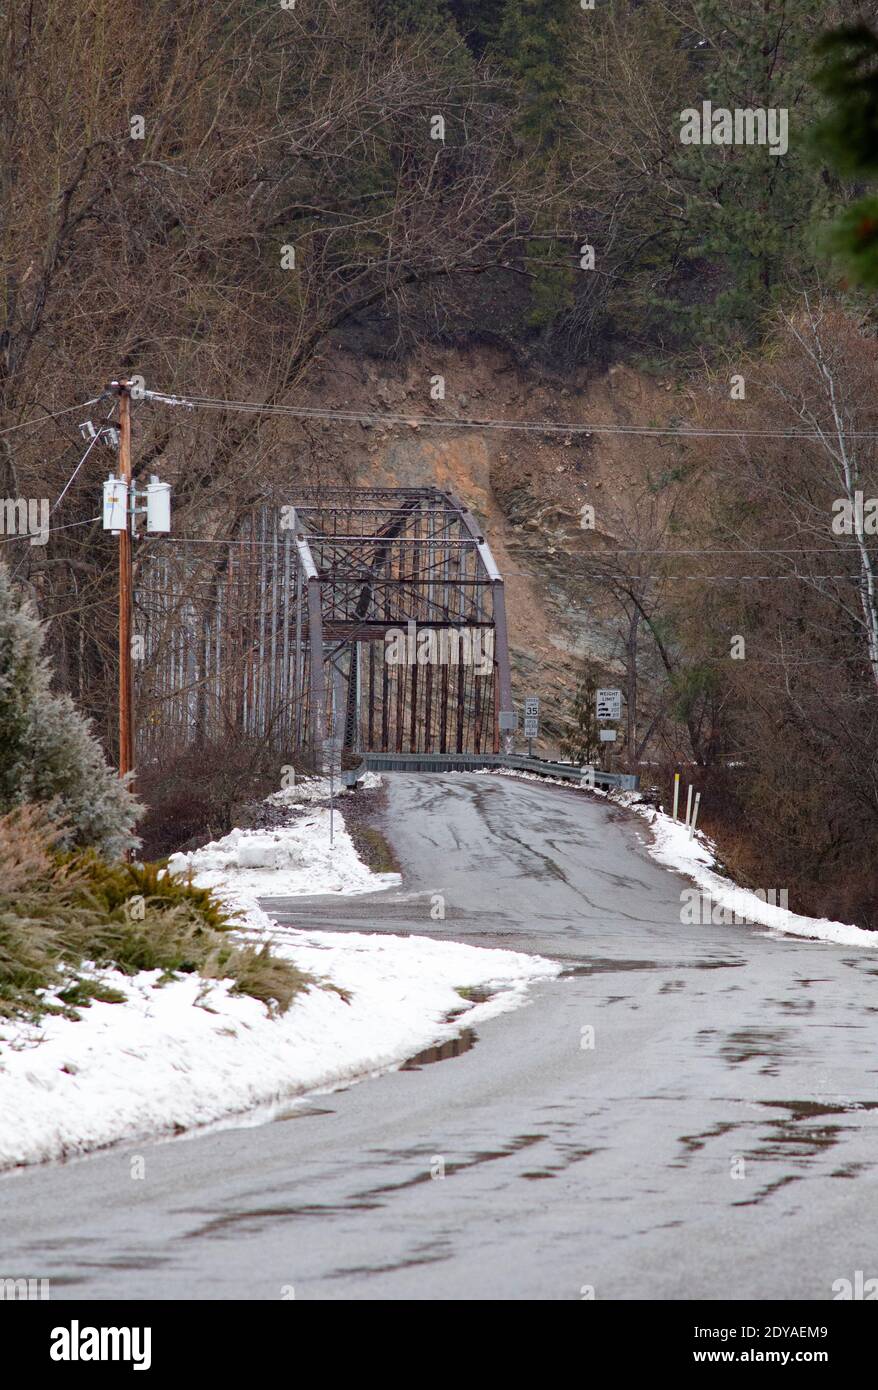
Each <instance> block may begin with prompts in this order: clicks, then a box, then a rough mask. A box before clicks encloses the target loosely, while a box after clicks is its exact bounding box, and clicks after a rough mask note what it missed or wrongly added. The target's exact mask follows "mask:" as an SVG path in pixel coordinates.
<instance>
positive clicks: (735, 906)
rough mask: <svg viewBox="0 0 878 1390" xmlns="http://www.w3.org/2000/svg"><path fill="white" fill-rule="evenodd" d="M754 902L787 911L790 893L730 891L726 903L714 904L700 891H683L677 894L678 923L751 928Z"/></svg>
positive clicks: (775, 889)
mask: <svg viewBox="0 0 878 1390" xmlns="http://www.w3.org/2000/svg"><path fill="white" fill-rule="evenodd" d="M753 898H758V899H759V901H760V902H762V903H767V904H768V905H769V906H771V907H781V908H788V907H789V889H787V888H753V889H746V890H745V889H738V890H735V891H732V892H731V894H730V900H729V901H727V902H726V903H718V902H716V901H715V900H714V899H713V898H712V897H711V896H710V894H709V893H707V892H705V891H704V889H701V888H684V889H683V891H682V892H681V893H680V903H681V904H682V905H681V907H680V921H681V922H682V923H684V925H686V926H694V925H698V926H702V927H705V926H710V925H713V926H716V927H737V926H753V925H756V924H757V919H756V918H754V916H753V902H752V900H753Z"/></svg>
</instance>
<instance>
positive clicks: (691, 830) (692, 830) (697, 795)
mask: <svg viewBox="0 0 878 1390" xmlns="http://www.w3.org/2000/svg"><path fill="white" fill-rule="evenodd" d="M700 805H701V792H696V793H695V806H694V807H693V810H692V823H691V824H690V826H689V839H690V840H691V839H692V836H693V835H694V834H695V824H696V822H697V820H698V807H699V806H700Z"/></svg>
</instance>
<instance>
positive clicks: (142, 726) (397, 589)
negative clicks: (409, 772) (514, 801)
mask: <svg viewBox="0 0 878 1390" xmlns="http://www.w3.org/2000/svg"><path fill="white" fill-rule="evenodd" d="M294 498H295V501H294V502H293V503H292V504H291V503H290V502H289V501H288V500H287V499H282V498H280V497H275V498H273V499H272V500H271V501H268V500H265V501H263V502H262V503H260V505H259V506H258V507H257V508H256V509H255V510H254V511H253V512H252V513H251V514H248V515H247V516H246V517H245V518H244V519H242V520H241V521H240V522H239V523H238V524H237V525H236V526H235V529H234V533H233V534H231V535H226V536H214V537H207V536H203V535H202V536H199V537H175V536H171V537H155V538H150V539H149V540H147V541H146V542H144V543H143V544H144V550H143V553H142V559H141V560H140V561H139V562H138V567H137V575H136V582H135V633H136V641H137V643H138V652H137V656H136V661H135V669H136V700H135V709H136V718H137V752H138V763H139V765H141V766H143V765H144V763H146V762H149V761H151V760H153V759H155V758H160V757H162V756H165V755H167V754H168V753H169V752H170V753H173V752H174V751H175V750H179V749H181V748H185V747H187V746H191V745H201V744H211V743H213V744H216V745H217V746H220V747H222V746H225V747H229V748H232V749H237V751H238V753H240V751H241V749H242V748H243V747H244V746H245V745H244V743H242V739H249V740H253V741H255V743H256V744H257V745H258V746H259V747H262V748H269V747H270V748H271V749H272V750H273V752H274V753H276V754H277V757H278V760H279V762H285V761H287V760H288V757H289V754H290V753H291V752H295V753H296V754H297V755H298V758H297V760H298V761H299V762H300V763H301V762H306V763H311V764H313V765H315V766H318V767H324V766H325V765H326V762H327V756H328V755H331V756H332V760H333V761H334V762H336V763H337V762H338V760H339V757H340V755H342V754H344V753H347V754H349V755H360V754H363V753H369V752H374V753H381V752H386V753H392V752H395V753H491V752H497V751H498V750H499V748H500V740H501V734H502V732H503V730H504V729H505V728H506V727H508V722H509V720H511V718H512V716H511V714H509V715H507V718H506V719H505V720H504V718H503V717H501V716H503V715H504V714H505V713H506V712H508V711H511V709H512V697H511V686H510V671H509V652H508V643H507V635H506V609H505V603H504V591H503V580H502V577H501V575H500V573H499V571H498V569H497V566H496V565H495V563H494V559H493V557H492V555H491V551H490V548H489V546H488V544H487V541H486V540H485V537H484V535H483V534H482V531H481V529H480V527H479V525H478V523H477V522H476V521H475V519H474V517H473V516H472V515H471V514H470V513H469V512H468V511H467V510H466V508H465V507H463V506H462V504H461V503H460V502H459V501H458V500H457V499H456V498H454V497H452V496H451V495H450V494H449V493H445V492H440V491H439V490H438V489H435V488H427V487H423V488H368V489H353V490H351V489H344V490H342V489H321V490H319V491H318V490H299V491H297V492H296V493H295V494H294Z"/></svg>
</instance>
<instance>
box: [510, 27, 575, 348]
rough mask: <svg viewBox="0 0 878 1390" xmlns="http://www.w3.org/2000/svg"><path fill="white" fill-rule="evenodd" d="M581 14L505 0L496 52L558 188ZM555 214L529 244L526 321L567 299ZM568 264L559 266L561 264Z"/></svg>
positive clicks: (566, 251)
mask: <svg viewBox="0 0 878 1390" xmlns="http://www.w3.org/2000/svg"><path fill="white" fill-rule="evenodd" d="M581 22H582V11H581V10H579V8H578V7H577V6H576V5H575V4H574V3H573V0H507V3H506V6H505V10H504V14H503V20H502V23H501V24H500V27H499V33H498V37H497V43H496V45H495V52H496V55H497V56H498V58H499V59H500V64H501V68H502V71H503V72H504V73H505V75H506V76H507V77H508V78H509V79H510V80H511V82H512V84H513V87H514V90H515V93H516V95H517V98H518V100H519V102H520V106H521V114H520V116H519V119H518V135H519V139H520V140H521V143H522V146H523V148H524V149H525V150H527V151H528V152H529V153H530V158H531V159H532V161H533V164H534V168H535V171H536V172H537V174H542V175H543V176H548V180H547V186H551V183H552V182H554V184H555V186H556V187H557V188H558V189H559V190H561V189H562V188H563V187H564V184H565V182H566V181H567V180H566V173H565V171H566V170H567V169H568V167H569V158H570V151H571V148H572V142H571V140H570V132H571V119H570V102H571V100H572V90H573V89H572V79H571V69H570V58H571V54H572V52H573V51H574V49H575V45H576V41H577V37H578V32H579V31H578V28H577V26H578V25H579V24H580V23H581ZM554 213H555V209H554V208H553V207H552V206H551V204H549V205H547V206H546V209H545V212H544V215H543V217H542V220H541V222H540V223H539V224H538V225H537V226H535V227H534V233H535V235H534V236H533V237H532V239H531V240H530V241H529V243H528V246H527V256H528V260H529V262H530V266H531V271H532V274H533V280H532V288H531V309H530V313H529V315H528V322H529V324H530V326H531V327H533V328H543V327H546V326H548V325H549V324H550V323H551V322H552V321H553V320H554V319H555V318H556V317H557V315H558V314H559V313H560V312H561V311H562V310H563V309H565V308H567V307H568V306H569V305H570V303H571V302H572V287H573V279H574V271H573V267H572V265H571V264H569V261H570V256H571V252H570V247H569V245H568V246H566V247H565V246H564V245H563V244H562V243H561V242H559V241H558V240H557V239H556V238H555V237H553V236H551V235H549V234H548V229H549V228H550V227H551V226H553V225H554V223H555V216H554ZM565 261H566V262H568V264H564V262H565Z"/></svg>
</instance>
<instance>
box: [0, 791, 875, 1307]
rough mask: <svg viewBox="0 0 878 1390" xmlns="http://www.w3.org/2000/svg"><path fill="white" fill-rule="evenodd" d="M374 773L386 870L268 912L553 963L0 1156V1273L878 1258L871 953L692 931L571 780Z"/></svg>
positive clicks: (76, 1280)
mask: <svg viewBox="0 0 878 1390" xmlns="http://www.w3.org/2000/svg"><path fill="white" fill-rule="evenodd" d="M386 780H387V784H388V796H389V801H388V812H387V820H386V825H385V830H386V833H387V835H388V837H389V838H390V839H391V841H392V842H393V844H394V847H395V849H396V851H397V853H398V856H399V859H400V861H401V864H402V867H403V871H404V882H403V886H402V888H401V889H398V890H391V891H390V892H389V893H385V894H380V895H375V897H374V898H371V899H363V898H357V899H348V900H345V901H343V902H339V900H338V899H335V900H331V899H312V900H307V901H306V900H303V899H296V900H286V901H283V900H275V901H274V902H273V903H272V911H273V912H274V914H275V915H276V916H277V918H278V920H279V921H280V922H282V923H283V922H289V923H290V924H292V925H301V926H318V927H320V928H321V929H326V928H328V927H337V928H339V929H341V930H344V929H345V928H348V929H354V930H363V929H369V930H376V929H377V930H388V931H416V932H419V933H422V934H425V935H435V936H443V937H448V938H450V939H453V940H460V941H467V942H470V943H472V944H476V945H478V944H485V945H491V946H508V947H512V948H515V949H520V950H535V951H540V952H543V953H544V954H547V955H550V956H552V957H554V958H556V959H559V960H561V961H563V963H564V965H565V970H566V973H565V975H564V976H563V977H562V978H561V979H559V980H557V981H552V982H547V983H545V984H541V985H540V986H538V987H537V988H535V989H534V990H533V991H532V993H531V1003H530V1004H529V1005H528V1006H527V1007H525V1008H522V1009H519V1010H517V1011H516V1012H514V1013H511V1014H507V1015H504V1016H502V1017H500V1018H497V1019H495V1020H493V1021H491V1022H490V1023H488V1024H486V1025H485V1026H484V1027H483V1029H482V1030H481V1031H480V1033H479V1035H478V1036H477V1037H475V1036H473V1035H471V1034H464V1035H463V1036H462V1038H461V1041H460V1043H459V1044H457V1045H454V1046H451V1047H446V1048H444V1049H443V1059H442V1060H441V1061H437V1062H436V1064H435V1065H434V1064H431V1059H430V1057H429V1056H426V1057H421V1058H419V1059H415V1060H414V1062H413V1064H412V1065H410V1066H409V1067H406V1068H404V1069H401V1070H400V1071H397V1072H394V1073H391V1074H388V1075H386V1076H383V1077H380V1078H377V1079H375V1080H371V1081H366V1082H363V1083H361V1084H359V1085H356V1086H352V1087H351V1088H350V1089H349V1090H346V1091H342V1092H335V1093H333V1094H330V1095H324V1096H319V1097H315V1098H313V1099H312V1100H310V1101H308V1102H307V1103H306V1104H305V1105H304V1106H293V1105H291V1106H290V1107H289V1109H288V1110H287V1111H286V1112H285V1118H282V1119H278V1120H275V1121H274V1122H272V1123H270V1124H264V1125H261V1126H259V1127H249V1128H235V1129H225V1130H220V1131H217V1132H212V1133H207V1134H202V1135H198V1136H196V1137H192V1138H186V1139H181V1140H178V1141H175V1142H172V1143H167V1142H165V1143H156V1144H149V1143H141V1144H139V1145H126V1146H122V1147H119V1148H116V1149H113V1150H112V1151H109V1152H107V1153H104V1154H100V1155H97V1156H95V1157H93V1158H89V1159H84V1160H79V1161H75V1162H71V1163H68V1164H64V1165H51V1166H46V1167H44V1168H40V1169H32V1170H30V1171H25V1172H22V1173H18V1174H12V1175H9V1176H7V1177H6V1178H4V1179H3V1180H0V1264H2V1273H3V1274H10V1275H11V1274H13V1273H16V1274H30V1275H33V1276H40V1277H49V1278H51V1280H52V1286H53V1297H56V1298H58V1297H63V1296H64V1295H65V1294H69V1295H70V1296H72V1297H84V1298H110V1297H114V1298H137V1297H142V1298H180V1299H185V1298H257V1299H261V1298H268V1299H276V1298H280V1297H282V1296H283V1291H284V1290H289V1288H290V1287H291V1286H292V1287H294V1288H295V1293H296V1297H297V1298H298V1299H302V1298H304V1299H370V1298H377V1299H393V1298H416V1299H433V1298H439V1299H483V1298H501V1299H527V1298H537V1299H579V1298H581V1297H582V1296H583V1292H582V1291H583V1290H584V1289H588V1288H589V1287H591V1288H593V1289H594V1291H595V1296H596V1297H597V1298H613V1299H627V1298H659V1299H683V1298H715V1299H737V1298H781V1299H799V1298H805V1299H817V1300H820V1299H829V1298H832V1296H833V1292H832V1284H833V1282H834V1281H835V1280H837V1279H841V1278H847V1279H851V1280H853V1278H854V1275H855V1272H856V1271H857V1270H863V1271H864V1272H865V1277H866V1278H869V1277H873V1276H878V1254H876V1244H875V1238H874V1222H875V1215H874V1213H875V1212H876V1210H878V1190H876V1133H878V1084H876V1074H878V1055H876V1049H875V1046H874V1044H875V1039H876V1029H878V1025H876V1018H875V1015H876V1011H878V992H876V976H878V951H876V952H875V953H873V952H871V951H868V950H863V949H853V948H848V947H839V946H832V945H825V944H821V943H815V942H807V941H803V940H795V939H789V938H787V939H778V938H773V937H771V936H769V935H767V934H766V933H765V931H764V929H763V928H759V927H747V926H716V925H685V924H682V923H681V922H680V893H681V890H683V889H685V888H686V887H687V883H686V881H685V880H684V879H682V878H680V877H678V876H677V875H675V874H673V873H670V872H668V871H667V870H665V869H662V868H661V867H660V866H658V865H657V864H656V863H655V862H654V861H653V860H652V859H650V858H649V857H648V855H647V853H646V848H645V845H646V842H647V841H648V838H649V832H648V830H647V828H646V826H645V824H644V823H643V822H642V821H640V820H639V819H638V818H636V817H633V816H629V815H628V814H627V813H624V812H621V811H619V810H618V809H616V808H612V807H608V806H607V805H606V804H605V803H603V802H602V801H598V800H590V799H589V798H587V797H586V796H583V795H582V794H578V793H575V792H573V791H571V790H568V789H566V788H559V787H552V786H548V785H542V784H538V783H532V782H524V781H520V780H513V779H508V778H502V777H479V776H460V775H450V776H448V777H421V778H418V777H414V776H404V775H391V776H389V777H388V778H387V779H386ZM778 886H783V885H778ZM436 894H439V895H441V897H442V899H443V900H444V907H445V918H444V920H433V918H431V915H430V909H431V906H435V902H436V899H435V896H434V895H436ZM138 1155H142V1156H143V1158H144V1159H145V1165H146V1177H145V1179H144V1180H143V1181H133V1180H132V1178H131V1176H130V1174H131V1166H132V1157H135V1156H138ZM442 1173H444V1176H434V1175H438V1174H442Z"/></svg>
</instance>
